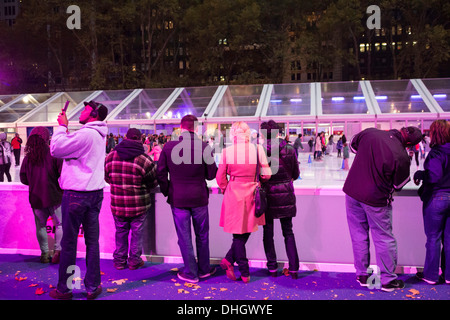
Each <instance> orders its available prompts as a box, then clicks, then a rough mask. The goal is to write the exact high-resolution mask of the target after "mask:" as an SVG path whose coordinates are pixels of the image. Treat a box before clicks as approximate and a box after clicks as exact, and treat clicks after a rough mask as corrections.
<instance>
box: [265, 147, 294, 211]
mask: <svg viewBox="0 0 450 320" xmlns="http://www.w3.org/2000/svg"><path fill="white" fill-rule="evenodd" d="M269 142H270V140H269ZM278 142H279V144H277V145H270V144H268V145H267V149H266V150H267V157H268V160H269V165H270V167H271V168H272V171H276V170H277V169H278V171H276V173H274V174H272V177H271V178H270V180H269V181H267V182H266V183H264V184H263V186H264V189H265V190H266V192H267V202H268V210H267V212H266V217H268V218H269V217H270V218H273V219H280V218H287V217H295V215H296V213H297V209H296V206H295V202H296V199H295V194H294V184H293V181H294V180H296V179H298V177H299V176H300V169H299V167H298V161H297V155H296V152H295V150H294V148H293V147H292V146H291V145H290V144H288V143H287V142H286V141H285V140H284V139H279V140H278ZM275 148H278V154H277V152H274V151H275Z"/></svg>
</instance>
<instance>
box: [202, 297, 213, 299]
mask: <svg viewBox="0 0 450 320" xmlns="http://www.w3.org/2000/svg"><path fill="white" fill-rule="evenodd" d="M211 298H212V297H204V298H203V299H211Z"/></svg>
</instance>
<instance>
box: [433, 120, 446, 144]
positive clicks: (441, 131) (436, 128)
mask: <svg viewBox="0 0 450 320" xmlns="http://www.w3.org/2000/svg"><path fill="white" fill-rule="evenodd" d="M430 138H431V141H430V146H431V147H434V146H436V145H443V144H446V143H447V142H450V124H449V122H448V121H447V120H435V121H434V122H433V123H432V124H431V126H430Z"/></svg>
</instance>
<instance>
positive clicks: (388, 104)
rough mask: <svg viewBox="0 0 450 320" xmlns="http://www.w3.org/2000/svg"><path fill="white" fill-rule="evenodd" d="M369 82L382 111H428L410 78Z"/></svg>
mask: <svg viewBox="0 0 450 320" xmlns="http://www.w3.org/2000/svg"><path fill="white" fill-rule="evenodd" d="M370 83H371V85H372V88H373V91H374V93H375V98H376V100H377V102H378V105H379V106H380V110H381V112H382V113H402V112H404V113H407V112H430V110H429V109H428V107H427V106H426V104H425V103H424V102H423V100H422V97H421V96H420V95H419V93H418V92H417V91H416V89H415V88H414V86H413V84H412V83H411V81H410V80H390V81H389V80H388V81H371V82H370Z"/></svg>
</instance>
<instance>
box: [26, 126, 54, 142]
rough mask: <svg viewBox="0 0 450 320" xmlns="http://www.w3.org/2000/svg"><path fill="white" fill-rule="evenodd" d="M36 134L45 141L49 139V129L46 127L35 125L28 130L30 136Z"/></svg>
mask: <svg viewBox="0 0 450 320" xmlns="http://www.w3.org/2000/svg"><path fill="white" fill-rule="evenodd" d="M34 134H36V135H38V136H39V137H41V138H42V139H44V141H45V142H48V141H49V140H50V131H48V129H47V128H46V127H35V128H33V130H31V132H30V136H32V135H34Z"/></svg>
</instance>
